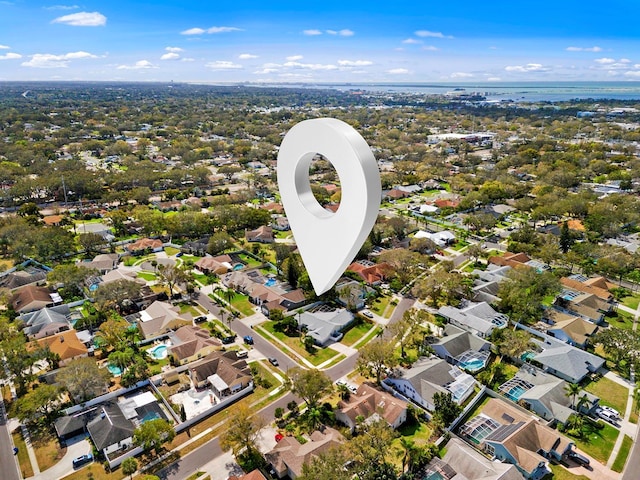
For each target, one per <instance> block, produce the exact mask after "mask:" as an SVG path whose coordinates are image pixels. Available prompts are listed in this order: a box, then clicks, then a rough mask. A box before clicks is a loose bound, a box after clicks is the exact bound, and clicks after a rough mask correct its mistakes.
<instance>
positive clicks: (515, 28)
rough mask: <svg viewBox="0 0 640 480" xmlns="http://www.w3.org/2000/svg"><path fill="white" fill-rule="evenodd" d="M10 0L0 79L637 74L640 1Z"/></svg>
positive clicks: (2, 27)
mask: <svg viewBox="0 0 640 480" xmlns="http://www.w3.org/2000/svg"><path fill="white" fill-rule="evenodd" d="M60 1H61V0H51V1H38V0H0V81H3V80H42V81H45V80H68V81H76V80H91V81H96V80H97V81H176V82H206V83H226V82H265V83H280V82H283V83H284V82H287V83H299V82H305V83H364V82H392V83H400V82H442V83H445V82H447V83H449V82H450V83H473V82H496V83H499V82H520V81H523V82H532V81H640V22H638V18H639V17H640V15H639V14H640V2H639V1H637V0H626V1H622V0H608V1H607V2H602V1H597V2H596V1H593V0H581V1H575V0H561V1H558V0H555V1H550V0H538V1H536V2H527V1H520V2H518V1H513V0H511V1H508V2H507V1H503V0H495V1H489V2H477V1H473V2H471V1H467V0H458V1H451V2H445V1H442V0H439V1H437V2H434V1H431V0H422V1H420V0H393V1H391V0H390V1H387V2H381V1H378V0H368V1H349V0H343V1H333V0H326V1H315V2H313V1H308V0H298V1H295V2H294V1H277V0H272V1H269V0H267V1H265V0H261V1H254V0H243V1H241V2H233V1H229V2H221V1H211V0H210V1H201V0H184V1H174V0H153V1H151V0H146V1H137V0H129V1H124V0H110V1H109V2H104V1H102V2H99V1H84V0H77V2H64V1H63V2H62V3H60Z"/></svg>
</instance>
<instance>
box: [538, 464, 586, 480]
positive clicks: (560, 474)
mask: <svg viewBox="0 0 640 480" xmlns="http://www.w3.org/2000/svg"><path fill="white" fill-rule="evenodd" d="M549 466H550V467H551V471H552V472H553V474H551V475H547V476H545V477H544V479H543V480H552V479H553V480H590V479H589V477H585V476H584V475H575V474H573V473H571V472H570V471H569V470H567V469H566V468H564V467H563V466H561V465H553V464H550V465H549Z"/></svg>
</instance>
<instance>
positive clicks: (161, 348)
mask: <svg viewBox="0 0 640 480" xmlns="http://www.w3.org/2000/svg"><path fill="white" fill-rule="evenodd" d="M167 348H168V347H167V346H166V345H156V346H155V347H153V348H151V349H149V355H151V357H152V358H154V359H156V360H162V359H164V358H167V355H168V352H167Z"/></svg>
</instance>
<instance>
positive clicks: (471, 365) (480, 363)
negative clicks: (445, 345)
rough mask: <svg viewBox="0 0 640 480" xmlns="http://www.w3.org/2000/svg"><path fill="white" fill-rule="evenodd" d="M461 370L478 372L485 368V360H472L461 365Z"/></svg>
mask: <svg viewBox="0 0 640 480" xmlns="http://www.w3.org/2000/svg"><path fill="white" fill-rule="evenodd" d="M460 368H463V369H464V370H468V371H469V372H477V371H478V370H481V369H483V368H484V360H482V359H481V358H472V359H469V360H467V361H465V362H464V363H461V364H460Z"/></svg>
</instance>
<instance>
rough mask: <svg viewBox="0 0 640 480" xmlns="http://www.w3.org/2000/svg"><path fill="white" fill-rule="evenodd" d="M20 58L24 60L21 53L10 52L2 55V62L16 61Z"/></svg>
mask: <svg viewBox="0 0 640 480" xmlns="http://www.w3.org/2000/svg"><path fill="white" fill-rule="evenodd" d="M18 58H22V55H20V54H19V53H13V52H9V53H7V54H5V55H0V60H16V59H18Z"/></svg>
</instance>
